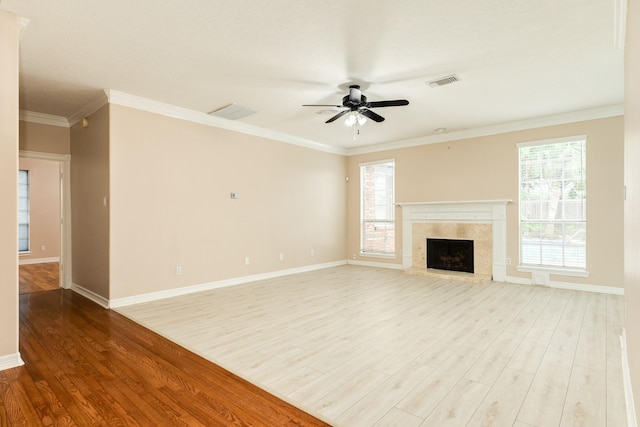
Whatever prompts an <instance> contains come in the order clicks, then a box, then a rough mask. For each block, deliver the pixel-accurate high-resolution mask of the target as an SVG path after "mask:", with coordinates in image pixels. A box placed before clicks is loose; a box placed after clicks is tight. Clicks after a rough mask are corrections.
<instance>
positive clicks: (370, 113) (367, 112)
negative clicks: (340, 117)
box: [358, 108, 384, 123]
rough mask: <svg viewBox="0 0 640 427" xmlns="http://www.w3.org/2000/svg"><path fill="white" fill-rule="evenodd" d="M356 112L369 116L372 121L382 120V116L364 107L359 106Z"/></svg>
mask: <svg viewBox="0 0 640 427" xmlns="http://www.w3.org/2000/svg"><path fill="white" fill-rule="evenodd" d="M358 112H359V113H360V114H362V115H363V116H365V117H369V118H370V119H371V120H373V121H374V122H378V123H380V122H383V121H384V117H382V116H381V115H379V114H376V113H374V112H373V111H371V110H367V109H366V108H361V109H360V110H358Z"/></svg>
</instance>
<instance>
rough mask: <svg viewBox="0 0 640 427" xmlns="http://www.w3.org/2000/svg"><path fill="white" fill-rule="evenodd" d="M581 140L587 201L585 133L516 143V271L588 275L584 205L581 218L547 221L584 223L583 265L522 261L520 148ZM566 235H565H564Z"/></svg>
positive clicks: (563, 247)
mask: <svg viewBox="0 0 640 427" xmlns="http://www.w3.org/2000/svg"><path fill="white" fill-rule="evenodd" d="M580 141H582V142H583V144H584V169H583V170H584V174H583V182H584V185H585V188H584V192H585V199H584V203H586V201H587V194H588V192H587V176H586V174H587V169H586V167H587V161H586V155H587V135H576V136H570V137H566V138H556V139H548V140H540V141H530V142H523V143H520V144H517V147H518V193H519V194H518V207H519V208H518V209H519V212H520V214H519V217H518V239H519V244H518V249H519V263H518V268H517V269H518V271H524V272H534V273H535V272H546V273H550V274H561V275H566V276H577V277H587V276H588V275H589V273H588V271H587V264H586V263H587V244H586V239H587V236H586V229H587V216H586V206H585V207H583V212H585V213H584V215H583V216H582V219H581V220H579V221H575V220H574V221H567V220H562V219H561V220H558V221H551V222H549V223H556V224H561V223H563V222H583V223H584V230H585V238H584V239H585V245H584V266H566V265H551V264H543V263H542V261H541V262H540V263H539V264H532V263H524V262H523V222H524V221H523V218H522V209H523V206H522V203H523V195H522V158H521V149H522V148H526V147H532V146H541V145H554V144H562V143H568V142H580ZM565 237H566V236H565ZM564 241H565V240H564V239H563V243H562V244H561V247H562V249H563V251H564V249H565V245H564Z"/></svg>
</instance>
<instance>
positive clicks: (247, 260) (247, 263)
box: [244, 256, 251, 265]
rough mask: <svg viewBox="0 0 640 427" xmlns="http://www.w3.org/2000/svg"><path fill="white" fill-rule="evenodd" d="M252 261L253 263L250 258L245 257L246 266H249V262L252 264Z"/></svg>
mask: <svg viewBox="0 0 640 427" xmlns="http://www.w3.org/2000/svg"><path fill="white" fill-rule="evenodd" d="M250 261H251V260H250V259H249V257H248V256H246V257H244V265H249V262H250Z"/></svg>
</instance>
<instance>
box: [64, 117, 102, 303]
mask: <svg viewBox="0 0 640 427" xmlns="http://www.w3.org/2000/svg"><path fill="white" fill-rule="evenodd" d="M71 157H72V159H73V160H72V162H71V218H72V219H71V234H72V240H71V247H72V251H73V252H72V282H73V283H74V284H76V285H79V286H82V287H83V288H85V289H87V290H89V291H91V292H94V293H96V294H98V295H100V296H102V297H104V298H108V296H109V208H108V201H109V108H108V106H106V105H105V106H104V107H102V108H101V109H100V110H98V111H97V112H95V113H94V114H92V115H91V116H89V126H88V127H86V128H83V127H82V126H81V125H80V124H77V125H76V126H74V127H73V128H72V129H71ZM105 197H106V198H107V206H104V198H105Z"/></svg>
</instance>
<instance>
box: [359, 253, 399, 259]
mask: <svg viewBox="0 0 640 427" xmlns="http://www.w3.org/2000/svg"><path fill="white" fill-rule="evenodd" d="M360 256H362V257H369V258H384V259H396V254H391V255H387V254H377V253H373V252H360Z"/></svg>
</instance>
